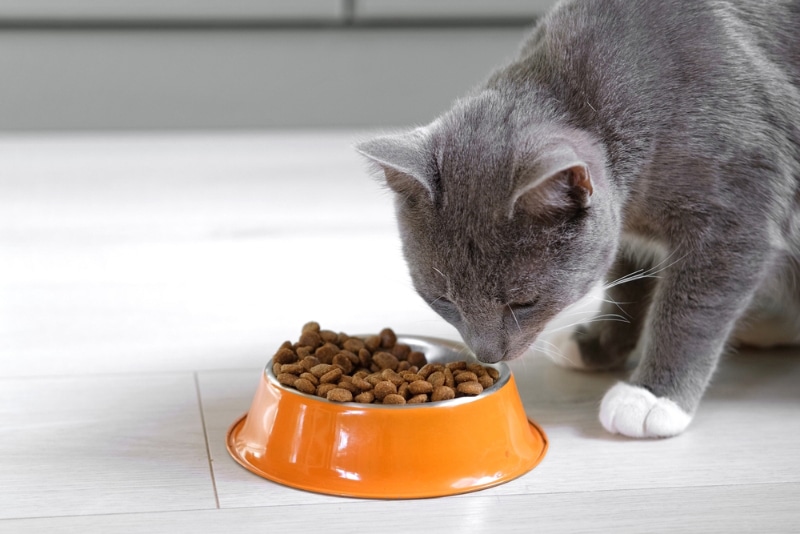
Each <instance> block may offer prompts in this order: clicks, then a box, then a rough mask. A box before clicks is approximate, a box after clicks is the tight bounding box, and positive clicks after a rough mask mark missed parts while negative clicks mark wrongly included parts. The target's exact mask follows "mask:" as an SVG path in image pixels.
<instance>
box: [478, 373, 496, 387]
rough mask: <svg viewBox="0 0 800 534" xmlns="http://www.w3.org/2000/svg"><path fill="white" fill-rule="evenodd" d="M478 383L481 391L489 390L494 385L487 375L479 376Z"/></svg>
mask: <svg viewBox="0 0 800 534" xmlns="http://www.w3.org/2000/svg"><path fill="white" fill-rule="evenodd" d="M478 382H479V383H480V385H481V386H482V387H483V389H489V388H490V387H492V386H493V385H494V380H493V379H492V377H491V376H489V374H488V373H487V374H485V375H483V376H479V377H478Z"/></svg>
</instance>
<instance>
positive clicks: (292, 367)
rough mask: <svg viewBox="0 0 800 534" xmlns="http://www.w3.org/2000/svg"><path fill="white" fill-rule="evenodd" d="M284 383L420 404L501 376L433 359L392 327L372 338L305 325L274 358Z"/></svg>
mask: <svg viewBox="0 0 800 534" xmlns="http://www.w3.org/2000/svg"><path fill="white" fill-rule="evenodd" d="M272 372H273V373H274V374H275V377H276V378H277V379H278V382H280V383H281V384H282V385H284V386H287V387H292V388H295V389H297V390H298V391H302V392H303V393H308V394H309V395H317V396H318V397H322V398H325V399H328V400H330V401H335V402H353V401H355V402H363V403H374V404H419V403H423V402H431V401H442V400H450V399H454V398H456V397H464V396H474V395H478V394H480V393H481V392H482V391H483V390H484V389H486V388H489V387H491V386H492V385H493V384H494V383H495V382H497V380H498V379H499V378H500V372H499V371H498V370H497V369H494V368H493V367H485V366H483V365H481V364H479V363H467V362H466V361H457V362H448V363H445V364H439V363H428V362H427V360H426V359H425V355H424V354H423V353H421V352H419V351H415V350H412V349H411V347H409V346H408V345H406V344H404V343H399V342H398V341H397V336H396V335H395V333H394V332H393V331H392V329H391V328H384V329H383V330H381V332H380V334H378V335H375V336H368V337H366V338H363V339H362V338H359V337H350V336H348V335H347V334H344V333H338V334H337V333H336V332H333V331H332V330H322V329H321V328H320V326H319V323H316V322H310V323H306V324H305V325H304V326H303V331H302V333H301V334H300V339H299V340H298V341H297V342H296V343H292V342H291V341H286V342H284V343H283V345H281V347H280V348H279V349H278V352H276V353H275V356H273V358H272Z"/></svg>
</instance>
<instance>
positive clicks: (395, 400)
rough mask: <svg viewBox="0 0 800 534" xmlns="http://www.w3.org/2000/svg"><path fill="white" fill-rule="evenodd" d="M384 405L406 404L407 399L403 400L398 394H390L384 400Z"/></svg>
mask: <svg viewBox="0 0 800 534" xmlns="http://www.w3.org/2000/svg"><path fill="white" fill-rule="evenodd" d="M383 403H384V404H405V403H406V399H404V398H403V396H402V395H398V394H397V393H390V394H389V395H386V396H385V397H384V398H383Z"/></svg>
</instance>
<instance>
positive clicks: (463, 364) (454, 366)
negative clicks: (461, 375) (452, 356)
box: [445, 361, 467, 371]
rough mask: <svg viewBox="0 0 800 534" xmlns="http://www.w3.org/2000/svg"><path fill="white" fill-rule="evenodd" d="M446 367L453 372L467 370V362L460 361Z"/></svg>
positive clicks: (449, 363)
mask: <svg viewBox="0 0 800 534" xmlns="http://www.w3.org/2000/svg"><path fill="white" fill-rule="evenodd" d="M445 367H447V368H448V369H450V370H451V371H461V370H463V369H466V368H467V362H465V361H458V362H448V363H447V364H446V365H445Z"/></svg>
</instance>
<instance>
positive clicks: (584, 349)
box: [356, 0, 800, 437]
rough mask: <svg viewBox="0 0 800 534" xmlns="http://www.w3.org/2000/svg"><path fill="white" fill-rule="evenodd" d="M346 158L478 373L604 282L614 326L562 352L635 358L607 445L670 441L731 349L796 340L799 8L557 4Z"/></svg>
mask: <svg viewBox="0 0 800 534" xmlns="http://www.w3.org/2000/svg"><path fill="white" fill-rule="evenodd" d="M421 83H422V82H421ZM424 83H431V82H430V81H425V82H424ZM356 149H357V150H358V151H359V152H360V153H361V154H363V155H364V156H366V158H367V159H368V161H369V162H371V163H372V164H373V166H374V167H376V168H377V169H379V170H380V171H381V180H384V181H385V184H386V185H388V187H389V188H390V189H391V190H393V191H394V197H395V204H396V211H397V221H398V227H399V233H400V236H401V240H402V243H403V253H404V256H405V259H406V262H407V264H408V268H409V271H410V275H411V278H412V281H413V284H414V287H415V289H416V290H417V292H418V293H419V294H420V295H421V297H422V298H424V299H425V300H426V301H427V302H428V303H430V306H431V307H432V308H433V309H434V310H435V311H436V312H438V313H439V314H440V315H441V316H442V317H443V318H444V319H445V320H447V321H449V322H450V323H452V324H453V325H454V326H455V327H456V328H457V329H458V331H459V333H460V334H461V336H462V337H463V339H464V341H465V343H466V344H467V345H468V346H469V347H470V349H471V350H472V351H473V352H474V354H475V355H476V357H477V358H478V359H479V360H481V361H483V362H497V361H500V360H510V359H512V358H516V357H519V356H521V355H522V354H523V353H525V352H526V350H528V349H529V347H530V346H531V343H532V342H534V341H535V340H536V339H537V337H539V336H540V335H542V333H543V331H545V329H546V325H547V324H548V323H549V322H550V321H552V320H553V318H555V317H556V316H557V315H558V314H559V313H561V314H563V313H564V310H569V309H572V307H574V306H575V303H576V302H579V301H580V300H581V299H582V298H584V297H585V296H586V295H587V294H589V293H590V291H591V290H592V288H593V287H596V286H597V284H598V283H599V284H604V287H605V297H604V298H603V301H604V302H603V303H602V306H601V309H600V312H599V313H600V315H599V316H598V318H599V319H602V318H604V317H606V318H616V319H624V320H608V321H603V320H597V321H589V322H586V323H585V324H583V325H580V326H578V327H576V328H575V329H574V330H573V331H569V332H566V333H562V334H560V335H558V336H557V339H555V340H554V341H553V342H555V343H557V344H558V346H559V347H560V351H561V353H562V355H563V360H564V361H566V362H569V363H571V364H572V365H574V366H576V367H581V368H584V369H590V370H609V369H617V368H621V367H622V366H624V365H625V364H626V362H627V360H628V359H629V358H635V359H636V360H638V362H637V363H636V366H635V369H634V370H633V371H632V373H631V375H630V377H629V378H628V380H627V381H624V382H619V383H617V384H616V385H614V386H613V387H612V388H611V389H610V390H609V391H608V392H607V393H606V394H605V396H604V397H603V400H602V402H601V405H600V422H601V423H602V425H603V426H604V427H605V428H606V429H607V430H608V431H609V432H612V433H619V434H623V435H626V436H631V437H668V436H674V435H677V434H680V433H681V432H683V431H684V430H685V429H686V428H687V426H688V425H689V424H690V422H691V420H692V418H693V416H694V414H695V412H696V410H697V407H698V404H699V403H700V400H701V397H702V395H703V393H704V391H705V389H706V387H707V385H708V383H709V380H710V378H711V376H712V374H713V372H714V370H715V368H716V366H717V363H718V360H719V359H720V356H721V354H723V352H724V351H725V350H726V348H728V347H730V346H731V345H732V344H733V343H736V342H737V341H736V340H739V341H740V342H745V343H750V344H755V345H759V346H769V345H772V344H784V343H797V342H798V341H800V290H798V286H797V283H796V281H797V279H798V276H800V0H783V1H775V2H763V1H762V0H652V1H649V0H573V1H562V2H560V3H559V4H557V5H556V6H555V7H554V8H553V9H552V10H551V11H550V12H549V13H548V14H547V15H546V16H544V17H543V18H542V19H541V20H540V21H539V22H538V23H537V24H536V25H535V26H534V28H533V30H532V32H531V33H530V34H529V36H528V37H527V38H526V39H525V41H524V42H523V44H522V46H521V49H520V50H519V52H518V55H517V56H516V57H515V58H514V59H513V60H511V61H510V62H508V63H507V64H505V65H504V66H502V67H501V68H499V69H498V70H496V71H495V72H493V73H492V74H491V75H490V76H489V77H488V79H487V80H486V81H485V82H484V83H482V84H481V85H480V86H478V87H477V88H475V89H474V90H472V91H471V92H470V93H468V94H467V95H466V96H465V97H463V98H461V99H459V100H457V101H456V102H455V103H454V105H453V107H452V108H451V109H449V110H448V111H446V112H445V113H443V114H442V115H441V116H440V117H438V118H436V119H435V120H434V121H433V122H431V123H430V124H428V125H425V126H421V127H418V128H415V129H413V130H411V131H406V132H401V133H394V134H387V135H382V136H379V137H377V138H374V139H369V140H366V141H363V142H361V143H359V144H358V145H357V146H356Z"/></svg>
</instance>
